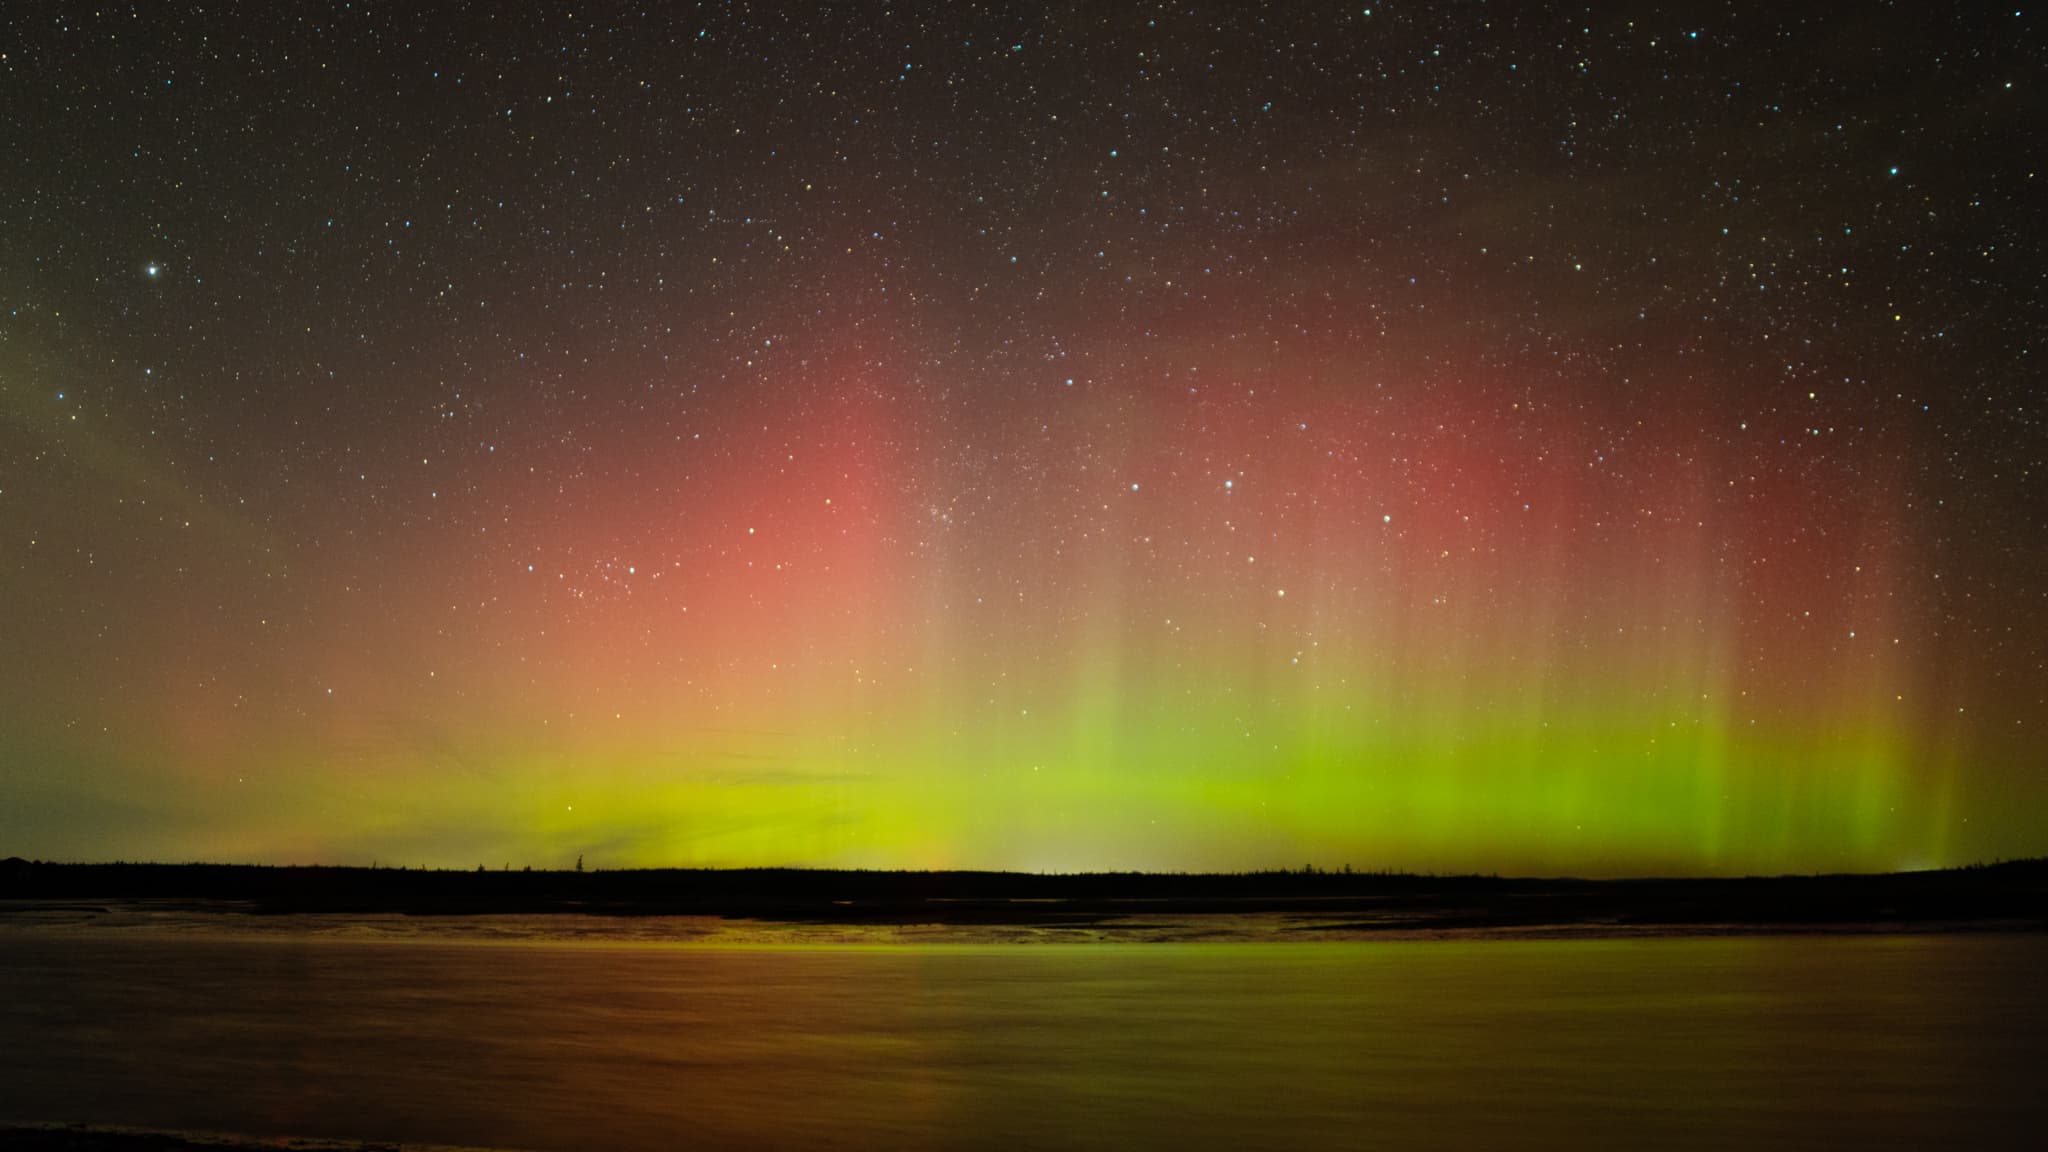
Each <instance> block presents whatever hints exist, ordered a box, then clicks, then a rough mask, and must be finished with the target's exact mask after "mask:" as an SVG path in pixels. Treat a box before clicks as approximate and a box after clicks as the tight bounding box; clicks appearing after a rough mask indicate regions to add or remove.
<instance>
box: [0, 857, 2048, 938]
mask: <svg viewBox="0 0 2048 1152" xmlns="http://www.w3.org/2000/svg"><path fill="white" fill-rule="evenodd" d="M135 899H145V900H169V901H177V900H192V901H206V902H222V901H231V902H236V903H237V904H238V905H239V906H240V908H241V909H242V910H244V911H247V912H250V913H255V914H259V915H260V914H285V913H302V912H324V913H404V914H409V915H421V916H449V915H464V914H535V913H583V914H586V915H590V914H595V915H610V916H650V915H694V916H722V917H728V918H734V919H756V920H775V921H796V922H811V923H845V924H962V925H1011V924H1019V925H1061V924H1071V925H1088V924H1094V923H1100V922H1103V921H1109V920H1123V919H1128V918H1130V917H1133V916H1160V915H1176V916H1187V915H1202V914H1205V913H1216V914H1230V915H1243V914H1247V913H1271V912H1280V913H1286V914H1288V916H1289V917H1290V920H1291V921H1292V922H1293V923H1295V924H1297V925H1298V926H1299V927H1300V928H1301V929H1303V930H1314V931H1317V932H1329V931H1332V930H1336V931H1357V932H1361V933H1367V932H1388V931H1395V932H1413V931H1418V930H1420V931H1429V930H1437V929H1445V930H1449V929H1514V928H1527V927H1538V926H1546V927H1547V926H1555V927H1568V928H1588V929H1601V928H1612V929H1616V930H1634V929H1644V928H1658V927H1668V928H1672V929H1680V930H1682V929H1686V928H1692V927H1700V926H1706V925H1730V924H1737V925H1754V926H1758V927H1764V928H1769V927H1772V926H1786V927H1790V926H1819V927H1825V926H1851V925H1858V924H1882V925H1886V926H1891V927H1907V928H1918V929H1922V930H1932V929H1944V928H2007V929H2011V928H2020V929H2041V928H2048V860H2022V861H2013V862H2009V863H2002V864H1995V865H1987V866H1980V867H1972V868H1961V869H1951V870H1946V871H1937V872H1901V873H1885V874H1876V875H1836V876H1772V877H1749V878H1742V879H1689V880H1674V879H1653V880H1575V879H1503V878H1500V877H1492V876H1415V875H1396V874H1383V873H1349V872H1320V871H1303V872H1261V873H1236V874H1220V875H1193V874H1157V873H1102V874H1079V875H1053V876H1048V875H1037V874H1030V873H1017V872H847V871H812V870H803V869H734V870H702V869H651V870H635V871H603V872H529V871H518V872H513V871H497V872H490V871H477V872H459V871H422V870H407V869H396V868H322V867H261V866H248V865H215V864H51V863H40V862H30V861H23V860H19V859H10V860H7V861H5V862H0V900H24V901H37V902H42V903H45V904H47V902H50V901H76V902H78V903H79V904H80V905H81V906H90V905H91V903H92V902H93V901H98V900H108V901H111V900H135Z"/></svg>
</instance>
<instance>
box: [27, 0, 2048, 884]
mask: <svg viewBox="0 0 2048 1152" xmlns="http://www.w3.org/2000/svg"><path fill="white" fill-rule="evenodd" d="M2044 59H2048V56H2044V52H2043V44H2042V36H2041V32H2040V21H2039V19H2038V18H2037V17H2036V15H2035V14H2034V13H2032V12H2031V11H2029V10H2024V9H2022V10H2017V11H2016V10H2013V9H2010V8H2004V9H1993V8H1989V7H1982V8H1978V7H1965V8H1956V9H1953V10H1951V9H1950V8H1948V7H1946V6H1927V5H1906V4H1873V5H1867V6H1860V7H1856V8H1854V9H1845V10H1842V11H1832V12H1831V11H1822V10H1819V9H1817V8H1812V7H1810V6H1781V5H1769V4H1749V3H1734V4H1700V5H1623V6H1611V5H1601V6H1592V7H1559V6H1553V5H1505V4H1478V3H1471V4H1467V3H1458V4H1453V3H1431V4H1399V3H1396V4H1387V5H1379V4H1374V5H1370V6H1362V5H1348V6H1339V5H1333V4H1319V3H1318V4H1271V5H1256V4H1208V3H1195V4H1184V3H1183V4H1173V5H1163V4H1147V5H1109V4H1103V5H1085V6H1066V7H1055V8H1049V9H1048V8H1041V7H1039V6H1033V5H1018V6H1005V5H983V4H967V5H946V6H936V5H935V6H909V5H904V6H894V7H883V6H878V5H867V4H861V5H823V4H759V5H747V4H734V3H718V4H701V5H694V6H692V5H679V6H673V7H666V6H655V7H652V8H647V9H636V8H629V7H620V6H609V5H594V6H578V7H576V8H574V9H570V10H551V11H548V12H545V13H537V12H525V11H514V10H504V9H501V8H500V7H499V6H494V5H467V6H464V5H418V6H412V5H388V6H387V5H380V4H367V5H365V4H360V3H357V4H340V5H326V4H305V5H299V4H286V5H276V6H259V7H257V8H254V9H248V10H243V9H234V10H227V9H221V10H214V9H210V8H190V9H186V10H177V9H174V8H170V7H165V6H160V5H127V6H123V5H114V6H109V7H103V8H99V9H94V10H85V9H81V8H78V7H77V6H72V5H42V4H30V5H25V6H17V7H12V8H10V9H9V10H8V11H7V13H6V14H5V15H4V16H0V106H4V107H6V108H7V109H8V113H7V115H6V116H4V117H0V134H4V135H0V140H4V143H5V145H6V147H5V149H4V154H5V160H4V161H0V165H4V166H0V849H4V850H6V851H13V852H19V853H21V854H23V855H41V856H50V857H61V858H104V857H110V856H141V857H158V858H164V857H168V858H181V859H182V858H199V857H204V858H212V859H257V860H275V861H289V860H298V861H311V860H321V861H331V862H361V861H367V860H369V859H373V858H380V859H383V860H386V861H394V860H404V861H410V862H415V863H432V864H452V865H460V866H467V865H469V864H471V863H473V862H475V861H476V860H479V859H482V860H489V861H491V862H492V863H493V866H495V865H496V863H497V862H499V861H502V860H510V861H512V862H514V863H518V862H522V861H529V862H533V863H535V864H542V863H550V864H559V863H561V862H562V861H564V860H566V859H569V858H572V857H574V856H576V855H577V854H579V853H585V854H588V855H589V856H590V858H591V860H592V861H593V863H595V864H598V865H599V866H612V865H624V864H719V865H727V864H820V865H861V866H891V867H894V866H910V867H926V866H931V867H1015V868H1035V869H1078V868H1239V867H1262V866H1271V865H1275V864H1287V865H1299V864H1300V863H1302V862H1303V861H1313V862H1316V863H1319V864H1322V865H1325V866H1339V865H1343V864H1352V865H1356V866H1359V867H1404V868H1434V869H1460V870H1464V869H1479V870H1500V871H1574V872H1579V873H1614V872H1635V871H1645V870H1656V871H1680V872H1744V871H1775V870H1786V869H1791V870H1807V869H1836V868H1898V867H1912V866H1926V865H1942V864H1957V863H1967V862H1970V861H1974V860H1980V859H1990V858H1994V857H1999V856H2016V855H2028V854H2039V853H2041V852H2042V851H2044V850H2048V822H2044V816H2043V813H2048V753H2044V752H2043V747H2044V745H2043V743H2042V739H2043V736H2042V733H2043V732H2044V729H2048V618H2044V613H2048V524H2044V510H2048V492H2044V488H2043V481H2044V475H2048V429H2044V426H2043V401H2042V395H2043V390H2042V386H2041V382H2040V370H2039V367H2038V361H2039V360H2040V357H2041V351H2040V346H2041V343H2042V336H2043V333H2044V331H2048V329H2044V321H2048V317H2044V312H2043V301H2048V275H2044V273H2048V253H2044V250H2043V249H2044V232H2043V229H2042V226H2041V224H2040V205H2041V203H2042V202H2043V189H2042V183H2043V176H2042V169H2043V164H2044V162H2048V155H2044V148H2043V144H2042V141H2043V140H2048V133H2044V131H2043V129H2044V127H2048V118H2044V115H2043V112H2044V105H2043V100H2042V90H2041V75H2042V65H2043V63H2044Z"/></svg>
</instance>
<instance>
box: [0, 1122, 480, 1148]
mask: <svg viewBox="0 0 2048 1152" xmlns="http://www.w3.org/2000/svg"><path fill="white" fill-rule="evenodd" d="M0 1148H5V1149H8V1150H9V1152H400V1149H411V1150H412V1152H460V1150H457V1149H451V1148H448V1147H447V1146H446V1145H429V1144H402V1145H401V1144H384V1143H375V1142H360V1141H354V1140H247V1139H243V1138H241V1137H236V1136H216V1135H210V1134H199V1133H171V1132H141V1131H134V1130H130V1129H121V1128H90V1127H71V1126H67V1127H20V1128H13V1127H0Z"/></svg>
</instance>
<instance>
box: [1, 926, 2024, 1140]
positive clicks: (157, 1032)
mask: <svg viewBox="0 0 2048 1152" xmlns="http://www.w3.org/2000/svg"><path fill="white" fill-rule="evenodd" d="M329 927H330V928H331V927H332V925H331V924H330V925H329ZM629 931H631V929H629ZM684 935H685V936H687V935H688V934H687V933H685V934H684ZM794 938H801V937H794ZM708 939H709V940H711V941H712V942H710V943H705V942H702V941H698V942H692V941H691V940H689V939H682V940H675V939H653V940H649V939H611V938H607V937H606V936H604V935H602V934H601V933H600V934H591V935H585V936H583V937H580V938H576V939H558V938H549V937H548V934H547V932H546V931H545V930H542V929H537V930H536V931H535V932H533V933H529V934H526V935H521V934H519V933H517V932H506V933H500V934H496V935H493V936H490V937H485V938H448V937H446V936H441V935H435V934H432V933H428V934H425V935H421V936H418V937H406V936H388V935H380V934H374V933H373V934H370V935H369V936H367V937H366V938H356V937H352V936H351V935H349V934H348V933H346V932H335V931H331V930H330V931H321V932H302V931H292V930H290V929H289V926H285V927H279V926H278V925H277V924H275V923H267V924H266V925H265V926H264V930H263V932H262V933H261V934H248V935H237V934H231V933H221V932H210V931H184V932H164V931H156V932H148V931H144V932H122V931H91V930H83V929H61V928H55V929H48V930H45V929H28V930H11V931H8V932H5V933H0V993H4V994H0V1122H13V1123H19V1122H43V1121H84V1122H92V1123H98V1124H119V1125H134V1126H142V1127H157V1128H173V1129H196V1130H209V1131H223V1132H237V1133H246V1134H253V1135H259V1136H301V1137H327V1138H337V1139H360V1140H377V1141H389V1142H399V1141H408V1142H411V1141H418V1142H429V1143H442V1144H461V1145H483V1146H490V1147H500V1148H530V1149H581V1148H627V1149H657V1148H659V1149H668V1148H675V1147H710V1148H723V1147H733V1148H740V1147H780V1148H853V1149H863V1148H958V1147H975V1146H985V1147H995V1146H1003V1147H1034V1148H1127V1147H1173V1148H1179V1149H1185V1148H1245V1147H1301V1148H1350V1147H1389V1148H1479V1147H1501V1146H1514V1147H1555V1148H1585V1147H1610V1148H1620V1147H1643V1146H1654V1147H1670V1148H1728V1147H1743V1148H1746V1149H1775V1148H1837V1147H1845V1146H1856V1147H1861V1148H1924V1147H1934V1146H1942V1147H2013V1148H2018V1147H2038V1146H2039V1144H2038V1141H2039V1140H2040V1138H2041V1136H2040V1133H2041V1131H2042V1124H2043V1122H2044V1121H2048V1106H2044V1103H2043V1095H2044V1090H2043V1085H2044V1084H2048V990H2044V979H2048V936H2043V935H2032V934H1984V935H1945V936H1944V935H1928V936H1740V937H1691V938H1651V939H1604V940H1603V939H1590V940H1490V939H1445V940H1402V941H1364V942H1330V941H1318V942H1311V943H1277V942H1242V941H1234V942H1226V943H1144V944H1137V943H1079V944H1067V943H1029V944H1017V943H988V942H986V941H972V940H969V941H967V942H960V941H952V940H945V939H936V940H928V941H920V942H916V943H909V944H903V943H875V942H868V943H852V944H814V943H802V944H784V943H777V942H776V938H775V935H774V930H772V929H759V930H756V931H755V932H754V933H753V934H752V935H748V936H744V937H742V938H741V942H738V943H734V942H731V941H729V940H726V939H725V938H724V937H720V936H717V935H716V934H715V933H714V934H712V935H711V936H710V937H708Z"/></svg>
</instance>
